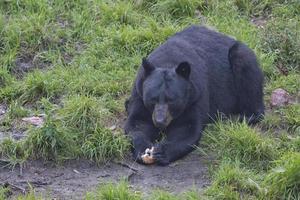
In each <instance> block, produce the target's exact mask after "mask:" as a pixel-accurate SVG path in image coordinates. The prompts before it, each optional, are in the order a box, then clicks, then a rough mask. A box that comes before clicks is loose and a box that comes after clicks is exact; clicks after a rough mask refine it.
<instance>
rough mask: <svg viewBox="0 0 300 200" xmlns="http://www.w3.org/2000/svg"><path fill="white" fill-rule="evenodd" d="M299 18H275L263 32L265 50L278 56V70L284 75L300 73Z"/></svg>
mask: <svg viewBox="0 0 300 200" xmlns="http://www.w3.org/2000/svg"><path fill="white" fill-rule="evenodd" d="M299 33H300V26H299V17H295V18H287V19H286V18H279V17H278V18H276V17H275V18H273V19H272V20H270V21H269V22H268V24H267V25H266V28H265V29H264V32H263V43H262V44H263V49H264V50H265V51H267V52H273V53H275V54H276V60H275V61H276V63H277V68H278V69H279V70H281V71H283V73H289V72H292V71H298V72H299V65H300V53H299V48H300V39H299V38H300V35H299Z"/></svg>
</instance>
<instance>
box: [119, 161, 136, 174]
mask: <svg viewBox="0 0 300 200" xmlns="http://www.w3.org/2000/svg"><path fill="white" fill-rule="evenodd" d="M116 163H117V164H119V165H121V166H123V167H127V168H128V169H131V170H132V171H134V172H138V171H139V170H138V169H136V168H134V167H131V166H130V165H128V164H126V163H124V162H116Z"/></svg>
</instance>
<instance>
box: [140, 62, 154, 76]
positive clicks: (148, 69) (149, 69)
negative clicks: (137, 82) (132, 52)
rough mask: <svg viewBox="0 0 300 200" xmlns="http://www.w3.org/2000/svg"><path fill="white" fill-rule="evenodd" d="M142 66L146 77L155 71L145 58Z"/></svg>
mask: <svg viewBox="0 0 300 200" xmlns="http://www.w3.org/2000/svg"><path fill="white" fill-rule="evenodd" d="M142 65H143V67H144V70H145V75H146V76H148V75H149V74H150V73H151V72H152V71H153V70H154V69H155V68H154V66H153V65H152V64H151V63H150V62H149V61H148V60H147V59H146V58H143V61H142Z"/></svg>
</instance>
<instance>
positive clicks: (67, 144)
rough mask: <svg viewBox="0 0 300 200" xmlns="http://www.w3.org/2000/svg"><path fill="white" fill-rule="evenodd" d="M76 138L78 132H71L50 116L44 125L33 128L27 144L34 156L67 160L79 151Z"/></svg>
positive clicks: (28, 149) (31, 154)
mask: <svg viewBox="0 0 300 200" xmlns="http://www.w3.org/2000/svg"><path fill="white" fill-rule="evenodd" d="M76 138H77V134H76V132H75V133H74V132H73V133H72V132H70V130H68V129H65V128H63V127H62V126H60V124H59V123H58V122H56V121H54V120H53V119H50V118H49V117H48V118H46V121H45V123H44V124H43V126H42V127H40V128H32V129H31V131H30V133H29V136H28V138H27V139H26V141H25V142H26V144H25V146H26V147H27V151H28V152H29V155H30V156H31V157H33V158H43V159H45V160H55V161H56V160H65V159H70V158H74V157H75V155H76V153H78V152H77V151H76V150H77V149H76V148H77V146H76V143H75V139H76Z"/></svg>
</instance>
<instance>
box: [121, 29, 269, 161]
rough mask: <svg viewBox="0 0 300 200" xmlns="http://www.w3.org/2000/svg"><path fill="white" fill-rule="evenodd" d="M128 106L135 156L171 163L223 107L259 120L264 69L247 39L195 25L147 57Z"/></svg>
mask: <svg viewBox="0 0 300 200" xmlns="http://www.w3.org/2000/svg"><path fill="white" fill-rule="evenodd" d="M125 106H126V110H127V113H128V118H127V120H126V123H125V127H124V129H125V133H126V134H128V135H129V137H130V139H131V140H132V150H133V156H134V159H135V160H136V161H137V162H139V163H144V164H152V163H156V164H158V165H167V164H169V163H170V162H172V161H175V160H177V159H179V158H181V157H183V156H184V155H186V154H187V153H189V152H191V151H192V150H193V148H194V146H195V145H197V144H198V142H199V140H200V138H201V134H202V131H203V129H204V127H205V125H206V124H207V123H209V122H210V121H211V120H212V119H214V118H215V117H216V115H217V114H218V113H223V114H224V115H238V116H240V117H241V118H246V119H247V120H248V122H249V123H250V124H253V123H256V122H258V121H259V120H260V119H261V118H262V116H263V114H264V104H263V74H262V71H261V70H260V68H259V65H258V62H257V59H256V56H255V54H254V52H253V51H252V50H251V49H249V48H248V47H247V46H246V45H245V44H243V43H241V42H239V41H236V40H234V39H233V38H231V37H228V36H226V35H224V34H221V33H218V32H216V31H213V30H210V29H208V28H206V27H204V26H191V27H188V28H186V29H185V30H183V31H181V32H179V33H176V34H175V35H174V36H172V37H170V38H169V39H168V40H167V41H166V42H165V43H164V44H162V45H161V46H159V47H158V48H157V49H155V50H154V51H153V52H152V53H151V54H150V55H149V56H148V57H147V58H144V59H143V60H142V65H141V67H140V69H139V71H138V75H137V77H136V80H135V83H134V86H133V89H132V92H131V96H130V98H129V100H128V101H127V102H126V105H125ZM161 133H163V136H162V135H161ZM161 138H162V139H161ZM159 140H160V141H159Z"/></svg>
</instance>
